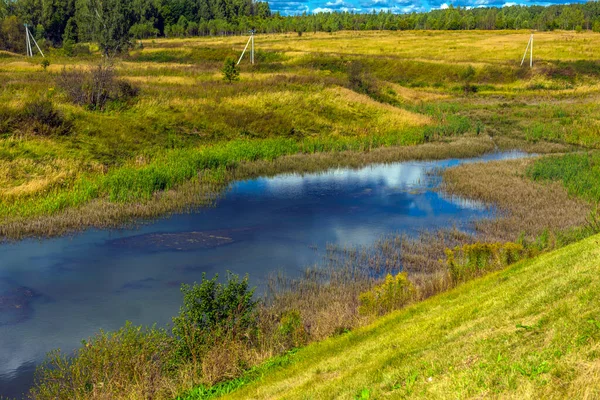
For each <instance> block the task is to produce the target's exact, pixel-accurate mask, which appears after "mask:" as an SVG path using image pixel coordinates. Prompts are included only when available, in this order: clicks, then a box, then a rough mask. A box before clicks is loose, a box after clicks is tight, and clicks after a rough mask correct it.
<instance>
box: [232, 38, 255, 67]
mask: <svg viewBox="0 0 600 400" xmlns="http://www.w3.org/2000/svg"><path fill="white" fill-rule="evenodd" d="M251 40H252V36H250V39H248V43H246V47H244V51H242V55H241V56H240V59H239V60H238V62H237V64H235V65H240V62H241V61H242V58H243V57H244V53H246V49H248V45H249V44H250V41H251Z"/></svg>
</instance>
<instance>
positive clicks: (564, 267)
mask: <svg viewBox="0 0 600 400" xmlns="http://www.w3.org/2000/svg"><path fill="white" fill-rule="evenodd" d="M599 272H600V236H595V237H592V238H589V239H587V240H584V241H582V242H579V243H576V244H574V245H571V246H568V247H566V248H563V249H560V250H557V251H554V252H552V253H549V254H545V255H542V256H540V257H539V258H537V259H534V260H529V261H526V262H521V263H519V264H516V265H514V266H513V267H511V268H509V269H507V270H505V271H501V272H499V273H495V274H492V275H489V276H487V277H485V278H483V279H479V280H476V281H472V282H470V283H467V284H464V285H462V286H460V287H458V288H457V289H455V290H452V291H451V292H448V293H445V294H443V295H440V296H436V297H434V298H431V299H430V300H428V301H425V302H423V303H420V304H416V305H414V306H411V307H409V308H407V309H405V310H403V311H400V312H397V313H395V314H392V315H390V316H388V317H386V318H383V319H381V320H379V321H378V322H377V323H375V324H374V325H372V326H369V327H367V328H364V329H360V330H357V331H355V332H353V333H349V334H346V335H344V336H342V337H337V338H333V339H330V340H327V341H325V342H322V343H318V344H315V345H311V346H309V347H307V348H305V349H303V350H301V351H299V352H298V353H297V355H296V356H295V357H296V358H295V359H296V361H295V362H294V363H293V364H292V365H290V366H288V367H286V368H282V369H280V370H277V371H276V372H273V373H270V374H267V375H266V376H264V377H263V378H262V380H261V381H259V382H257V383H254V384H251V385H249V386H247V387H245V388H244V389H243V390H240V391H238V392H236V393H234V394H233V395H231V398H240V399H249V398H278V399H279V398H314V399H324V398H355V397H358V398H383V397H405V396H407V397H423V398H470V397H477V398H482V397H503V398H540V397H541V398H597V397H598V396H600V322H599V321H600V297H599V296H598V293H599V292H600V274H599ZM367 393H368V395H367ZM361 395H362V397H361Z"/></svg>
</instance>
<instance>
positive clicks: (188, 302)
mask: <svg viewBox="0 0 600 400" xmlns="http://www.w3.org/2000/svg"><path fill="white" fill-rule="evenodd" d="M217 279H218V275H215V277H214V278H213V279H206V275H203V276H202V281H201V282H200V283H199V284H198V283H194V285H193V286H190V285H182V286H181V292H182V293H183V306H182V307H181V309H180V311H179V315H178V316H177V317H175V318H173V334H174V335H175V337H176V338H177V339H178V342H179V345H178V361H180V362H185V361H192V362H193V363H194V364H196V363H198V362H200V361H201V359H202V357H204V356H205V355H206V353H207V352H208V351H209V350H210V348H211V347H212V346H213V344H214V343H217V342H219V341H221V340H229V341H235V340H240V339H243V338H248V337H250V336H252V335H253V334H254V331H255V329H256V326H257V318H256V317H257V302H256V301H254V300H253V299H252V297H253V294H254V289H250V288H249V286H248V277H247V276H246V277H244V279H242V280H240V279H239V276H237V275H235V274H231V273H228V274H227V283H226V284H221V283H219V282H218V281H217Z"/></svg>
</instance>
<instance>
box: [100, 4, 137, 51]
mask: <svg viewBox="0 0 600 400" xmlns="http://www.w3.org/2000/svg"><path fill="white" fill-rule="evenodd" d="M90 12H91V13H92V21H93V38H94V40H95V41H96V42H98V46H99V47H100V50H101V51H102V54H103V55H104V56H107V57H108V56H113V55H115V54H117V53H121V52H123V51H126V50H127V49H129V47H130V46H131V33H130V29H131V25H132V19H131V18H130V17H131V12H132V11H131V1H130V0H91V7H90Z"/></svg>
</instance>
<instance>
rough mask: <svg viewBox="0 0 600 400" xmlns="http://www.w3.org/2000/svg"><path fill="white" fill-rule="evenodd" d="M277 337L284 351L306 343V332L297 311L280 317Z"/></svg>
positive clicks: (291, 311)
mask: <svg viewBox="0 0 600 400" xmlns="http://www.w3.org/2000/svg"><path fill="white" fill-rule="evenodd" d="M278 335H279V337H280V338H281V340H282V342H283V345H284V347H285V348H286V349H290V348H294V347H300V346H302V345H304V344H306V343H307V342H308V332H306V328H305V327H304V323H303V321H302V316H301V315H300V311H298V310H290V311H288V312H286V313H284V314H283V315H282V316H281V320H280V322H279V327H278Z"/></svg>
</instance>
